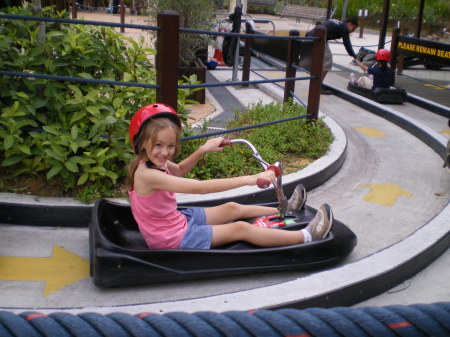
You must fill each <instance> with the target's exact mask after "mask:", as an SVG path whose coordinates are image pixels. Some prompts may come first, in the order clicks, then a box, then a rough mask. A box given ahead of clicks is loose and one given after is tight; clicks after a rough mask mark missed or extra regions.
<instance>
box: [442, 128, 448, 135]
mask: <svg viewBox="0 0 450 337" xmlns="http://www.w3.org/2000/svg"><path fill="white" fill-rule="evenodd" d="M439 133H444V134H447V135H450V130H448V129H447V130H442V131H439Z"/></svg>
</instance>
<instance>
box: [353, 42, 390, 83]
mask: <svg viewBox="0 0 450 337" xmlns="http://www.w3.org/2000/svg"><path fill="white" fill-rule="evenodd" d="M390 58H391V52H390V51H389V50H386V49H379V50H378V51H377V53H376V55H375V59H376V61H377V63H376V64H375V65H374V66H373V67H370V68H369V67H367V66H366V65H364V64H363V63H361V62H360V61H359V60H358V59H355V61H356V64H357V65H358V66H359V67H360V68H361V69H362V70H364V72H366V73H367V74H368V76H361V77H360V78H359V79H356V77H355V74H354V73H351V74H350V83H352V84H354V85H357V86H358V87H361V88H366V89H375V88H390V87H391V82H392V76H393V74H394V70H393V69H392V68H391V66H390V65H389V59H390Z"/></svg>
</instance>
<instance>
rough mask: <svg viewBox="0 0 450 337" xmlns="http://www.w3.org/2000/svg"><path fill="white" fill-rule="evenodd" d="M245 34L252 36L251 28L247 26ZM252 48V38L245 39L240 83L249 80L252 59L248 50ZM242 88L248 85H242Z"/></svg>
mask: <svg viewBox="0 0 450 337" xmlns="http://www.w3.org/2000/svg"><path fill="white" fill-rule="evenodd" d="M245 33H246V34H254V33H255V32H254V31H253V29H252V27H251V26H250V25H249V24H247V25H246V28H245ZM252 47H253V38H249V37H246V38H245V47H244V62H243V63H242V81H243V82H246V81H248V80H250V66H251V59H252V51H251V50H250V49H251V48H252ZM242 86H243V87H248V84H243V85H242Z"/></svg>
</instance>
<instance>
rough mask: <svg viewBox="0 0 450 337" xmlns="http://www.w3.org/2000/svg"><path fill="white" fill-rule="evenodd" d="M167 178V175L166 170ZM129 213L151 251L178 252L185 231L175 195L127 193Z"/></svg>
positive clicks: (169, 193)
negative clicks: (175, 249) (171, 249)
mask: <svg viewBox="0 0 450 337" xmlns="http://www.w3.org/2000/svg"><path fill="white" fill-rule="evenodd" d="M166 172H167V174H170V173H169V171H168V170H167V168H166ZM128 195H129V196H130V204H131V211H132V213H133V216H134V219H135V220H136V222H137V224H138V226H139V230H140V232H141V233H142V235H143V236H144V238H145V241H146V242H147V245H148V247H149V248H150V249H170V248H178V247H179V245H180V243H181V240H182V239H183V236H184V234H185V233H186V230H187V228H188V227H187V220H186V217H185V216H184V215H183V214H181V213H180V212H179V211H178V210H177V200H176V198H175V193H173V192H168V191H163V190H157V191H156V192H154V193H151V194H147V195H139V194H137V193H136V191H135V190H134V189H132V190H130V191H129V192H128Z"/></svg>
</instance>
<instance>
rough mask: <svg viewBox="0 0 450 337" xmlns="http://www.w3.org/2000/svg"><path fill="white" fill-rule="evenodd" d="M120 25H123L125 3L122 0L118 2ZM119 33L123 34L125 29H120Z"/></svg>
mask: <svg viewBox="0 0 450 337" xmlns="http://www.w3.org/2000/svg"><path fill="white" fill-rule="evenodd" d="M119 10H120V23H121V24H124V23H125V1H124V0H120V8H119ZM120 32H121V33H125V27H120Z"/></svg>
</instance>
